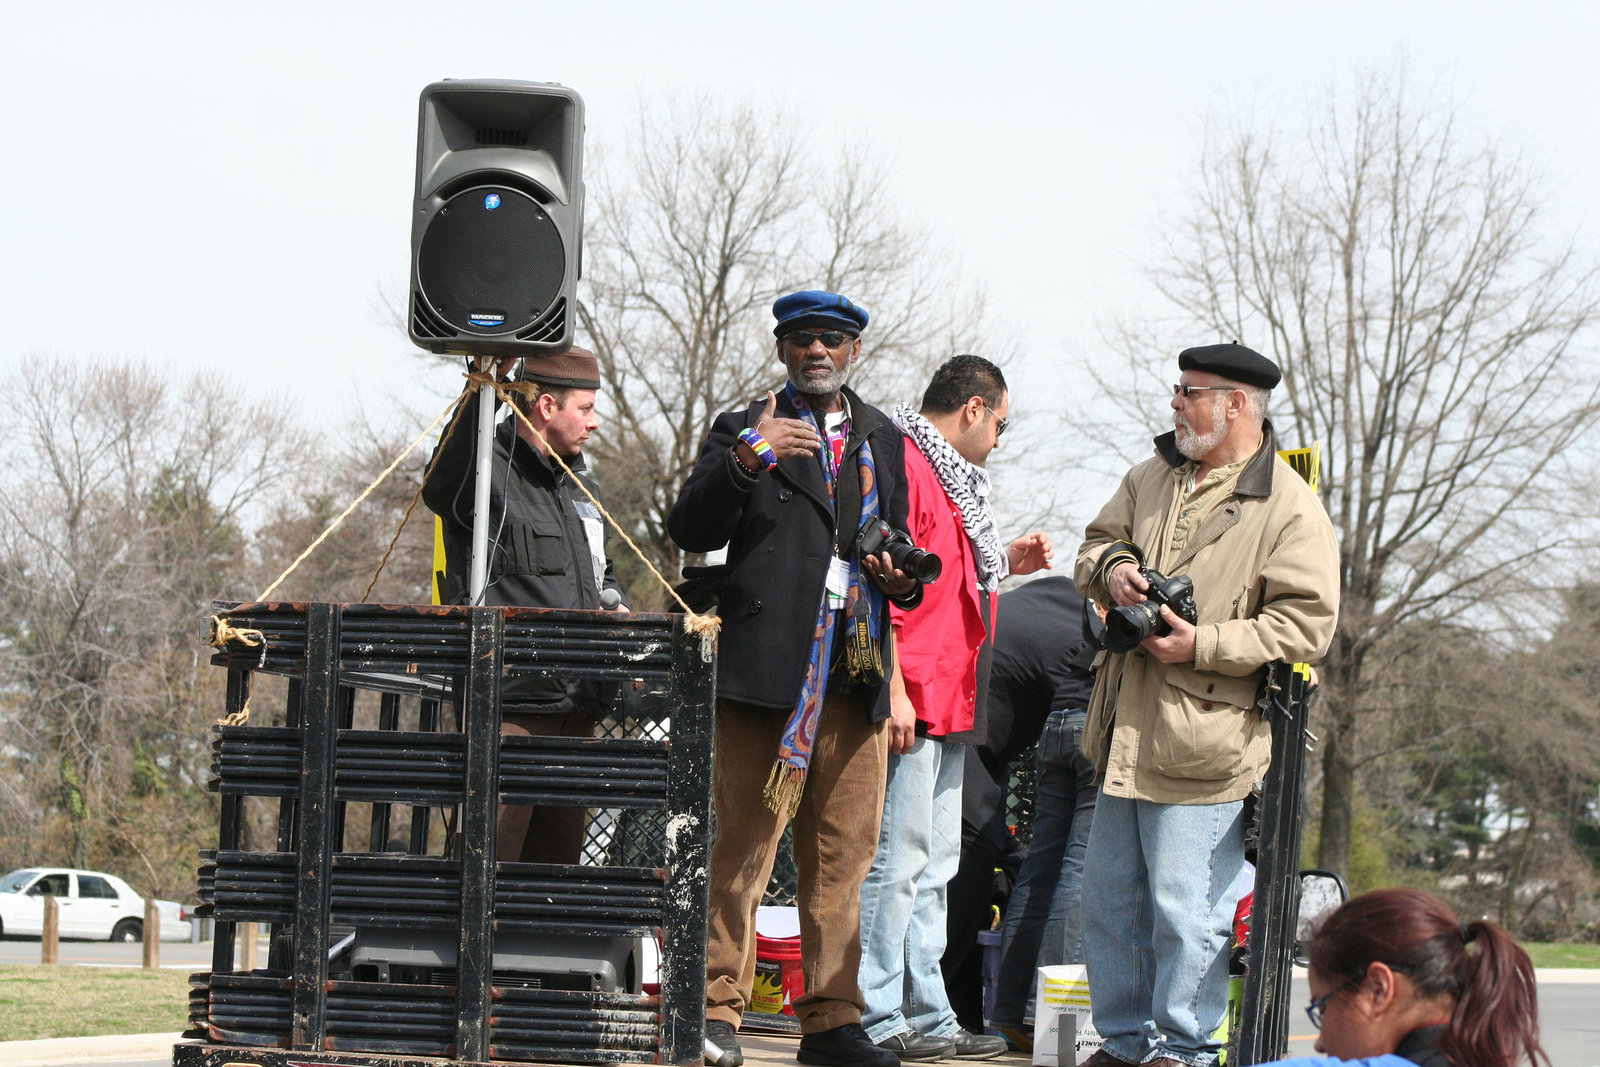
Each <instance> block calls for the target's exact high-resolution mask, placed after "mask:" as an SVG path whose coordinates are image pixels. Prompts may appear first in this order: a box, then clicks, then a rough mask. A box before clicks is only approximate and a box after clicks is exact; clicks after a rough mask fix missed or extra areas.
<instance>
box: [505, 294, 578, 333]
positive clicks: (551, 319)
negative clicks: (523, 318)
mask: <svg viewBox="0 0 1600 1067" xmlns="http://www.w3.org/2000/svg"><path fill="white" fill-rule="evenodd" d="M566 328H567V298H566V297H562V298H561V299H560V300H557V301H556V302H555V306H554V307H552V308H551V309H550V310H549V311H548V312H546V313H545V315H544V317H543V318H541V319H540V320H539V321H538V322H536V323H534V324H533V325H532V326H529V327H528V328H527V329H526V330H523V331H521V332H520V333H518V334H517V340H519V341H554V340H555V339H556V338H558V337H560V336H561V331H562V330H565V329H566Z"/></svg>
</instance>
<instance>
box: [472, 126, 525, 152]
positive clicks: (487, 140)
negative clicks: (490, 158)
mask: <svg viewBox="0 0 1600 1067" xmlns="http://www.w3.org/2000/svg"><path fill="white" fill-rule="evenodd" d="M472 139H473V140H474V141H475V142H477V143H478V144H481V145H495V146H499V145H509V146H511V147H513V148H524V147H526V146H527V144H528V131H527V130H475V131H473V137H472Z"/></svg>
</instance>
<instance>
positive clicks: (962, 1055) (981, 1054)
mask: <svg viewBox="0 0 1600 1067" xmlns="http://www.w3.org/2000/svg"><path fill="white" fill-rule="evenodd" d="M949 1040H950V1041H951V1042H953V1043H954V1044H955V1050H954V1051H952V1052H951V1053H950V1055H952V1056H954V1057H955V1058H956V1059H958V1060H992V1059H994V1058H995V1057H996V1056H998V1055H1000V1054H1001V1053H1002V1052H1004V1051H1005V1050H1006V1039H1005V1038H1003V1037H999V1036H997V1035H995V1034H974V1033H972V1032H971V1031H968V1030H957V1031H956V1032H955V1033H953V1034H951V1035H949Z"/></svg>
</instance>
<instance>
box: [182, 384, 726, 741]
mask: <svg viewBox="0 0 1600 1067" xmlns="http://www.w3.org/2000/svg"><path fill="white" fill-rule="evenodd" d="M464 376H465V378H466V379H467V385H466V388H465V389H463V390H462V392H461V395H460V396H458V397H456V399H455V400H453V401H451V403H450V406H449V407H448V408H446V409H445V410H444V411H442V412H440V413H439V416H438V417H437V418H435V419H434V420H433V421H432V422H430V423H429V424H428V428H427V429H425V430H423V431H422V433H420V434H418V435H417V437H416V439H415V440H413V441H412V442H411V443H410V444H409V445H407V446H406V447H405V450H404V451H403V452H401V453H400V454H399V455H398V456H396V457H395V458H394V461H393V462H392V463H390V464H389V465H388V466H387V467H385V468H384V469H383V472H382V473H381V474H379V475H378V476H377V477H376V478H374V479H373V481H372V484H371V485H369V486H367V487H366V488H365V489H363V490H362V491H361V493H360V495H359V496H357V497H356V498H355V499H354V500H352V501H351V502H350V504H349V506H348V507H346V508H345V509H344V510H343V511H341V512H340V513H339V514H338V515H337V516H336V517H335V518H334V519H333V521H332V522H330V523H328V526H327V528H326V529H324V530H323V531H322V532H321V533H320V534H318V535H317V537H316V540H314V541H312V542H311V544H309V545H307V546H306V549H305V551H303V552H301V553H300V554H299V555H298V556H296V557H295V559H294V562H293V563H290V564H289V566H288V567H286V568H285V569H284V571H283V573H282V574H280V575H278V577H277V578H276V579H274V580H273V582H272V584H271V585H269V586H267V588H266V589H264V590H263V591H262V592H261V593H260V594H259V595H258V596H257V597H256V598H255V602H256V603H262V602H264V601H265V600H266V599H267V598H268V597H269V596H271V595H272V594H273V592H274V591H276V590H277V588H278V586H280V585H282V584H283V583H284V581H285V579H287V578H288V577H289V575H291V574H293V573H294V571H295V569H296V568H297V567H299V566H300V564H301V563H303V562H305V560H306V558H307V557H308V556H310V555H311V553H313V552H315V551H316V550H317V548H318V547H319V546H320V545H321V544H322V543H323V542H324V541H326V540H327V539H328V538H329V537H330V536H332V534H333V532H334V531H335V530H337V529H338V528H339V526H340V525H341V524H342V523H343V522H344V520H345V519H347V518H349V517H350V514H351V512H353V511H355V509H356V508H358V507H360V506H361V502H362V501H364V500H366V499H367V497H369V496H371V495H372V493H373V492H374V490H376V489H377V488H378V486H380V485H382V484H383V482H384V480H385V479H387V478H388V477H389V475H391V474H393V473H394V472H395V469H396V468H397V467H399V466H400V464H402V463H404V462H405V460H406V457H407V456H409V455H411V453H412V452H414V451H416V449H417V446H418V445H420V444H421V443H422V442H423V441H425V440H426V439H427V438H428V436H429V435H430V434H432V433H433V432H434V430H435V429H437V428H438V426H439V424H440V423H441V422H443V421H444V420H445V418H446V417H447V416H450V415H452V414H454V416H455V417H454V418H452V419H451V420H450V426H449V428H448V429H446V430H445V438H446V439H448V438H449V436H450V435H451V434H453V433H454V432H455V430H456V426H457V424H458V423H459V422H460V421H461V413H462V412H463V411H465V410H466V406H467V401H468V400H469V399H470V398H471V397H472V395H473V394H474V393H475V392H477V390H478V389H479V388H481V387H482V386H484V385H488V386H490V387H492V388H493V389H494V391H495V395H496V396H498V397H499V398H500V400H501V401H502V402H504V403H505V404H506V405H508V406H509V407H510V408H511V410H512V412H513V413H514V414H515V415H516V417H517V418H518V419H519V420H521V422H522V425H524V426H526V427H527V428H528V429H529V431H530V432H532V433H533V435H534V436H535V437H537V438H538V439H539V442H540V443H541V444H542V445H544V448H545V454H546V455H547V456H549V457H550V458H551V459H553V460H555V461H556V463H557V464H558V465H559V466H560V467H561V469H562V470H563V471H564V472H565V473H566V474H567V476H568V478H570V479H571V481H572V483H573V484H574V485H576V486H577V487H578V488H579V489H582V490H583V495H584V496H586V497H588V498H589V502H590V503H592V504H593V505H594V506H595V508H596V509H597V510H598V511H599V512H600V514H601V515H602V516H603V517H604V518H605V520H606V522H608V523H610V524H611V528H612V529H613V530H615V531H616V532H617V534H618V535H619V536H620V537H621V538H622V540H623V541H624V542H625V543H626V544H627V546H628V547H629V548H630V549H632V550H633V554H634V555H635V556H637V557H638V558H639V562H641V563H643V564H644V565H645V568H646V569H648V570H649V572H650V573H651V575H652V576H654V578H655V579H656V581H657V582H659V583H660V584H661V587H662V588H663V589H665V590H666V591H667V595H668V596H670V597H671V598H672V599H673V600H675V601H677V603H678V606H679V607H681V608H682V609H683V611H684V629H685V630H687V631H689V632H690V633H692V634H696V635H698V636H699V637H700V639H701V641H702V643H705V642H708V641H709V640H710V639H711V638H712V637H713V636H715V634H716V633H717V630H718V629H719V628H720V627H721V625H722V620H721V619H719V618H717V617H716V616H715V615H701V614H698V613H696V612H695V611H694V610H693V609H692V608H690V607H689V605H688V604H686V603H685V602H684V600H683V598H682V597H680V596H679V595H678V591H677V590H676V589H674V588H672V583H670V582H668V581H667V579H666V578H665V577H664V576H663V575H662V573H661V572H660V571H659V570H657V569H656V566H655V564H653V563H651V562H650V560H649V558H648V557H646V556H645V554H644V551H643V550H642V549H641V548H640V547H639V546H638V544H636V543H635V542H634V540H633V538H632V537H629V536H628V532H627V531H626V530H624V529H623V528H622V524H621V523H619V522H617V520H616V518H615V517H613V516H612V514H611V513H610V512H609V511H607V510H606V508H605V505H604V504H602V503H600V499H599V498H598V497H597V496H595V495H594V493H592V492H590V490H589V487H588V486H587V485H585V484H584V482H583V480H582V479H581V478H579V477H578V476H577V475H576V474H575V473H574V472H573V470H572V468H571V467H569V466H567V462H566V460H564V459H562V458H561V457H560V456H558V455H556V454H555V453H554V452H553V451H551V450H550V442H549V441H548V440H547V439H546V438H545V436H544V434H543V433H542V432H541V431H540V430H539V428H538V427H536V426H534V425H533V423H531V422H529V421H528V417H527V416H526V415H525V414H523V413H522V411H521V409H519V408H518V407H517V406H516V405H515V404H513V403H511V395H512V394H513V393H520V394H523V395H529V394H534V395H536V390H537V388H538V387H537V386H536V385H535V384H534V383H532V382H515V383H511V384H509V385H508V384H506V383H503V382H499V381H496V380H495V377H494V375H492V374H490V373H488V372H486V371H471V372H468V373H467V374H465V375H464ZM437 462H438V456H437V455H436V456H434V458H433V459H432V460H431V461H430V462H429V463H428V468H427V470H425V471H424V472H423V475H422V484H421V485H419V486H418V487H417V491H416V493H415V494H413V495H412V497H411V503H410V505H408V506H407V507H406V513H405V515H404V516H402V517H401V519H400V527H399V529H397V530H396V531H395V534H394V537H393V538H392V539H391V540H390V542H389V547H388V549H387V550H386V551H385V552H384V554H383V559H382V560H380V561H379V563H378V569H377V571H376V572H375V573H374V574H373V576H372V580H371V581H370V582H368V583H367V588H366V591H365V592H364V593H362V594H361V600H362V602H363V603H365V602H366V599H367V597H368V596H369V595H371V593H372V589H373V587H374V586H375V585H377V582H378V578H379V576H380V575H382V574H383V569H384V567H385V566H387V565H388V562H389V558H390V556H391V555H393V553H394V548H395V545H396V544H398V543H399V540H400V534H401V533H402V532H404V530H405V528H406V523H408V522H409V521H410V520H411V513H412V511H414V510H415V509H416V506H417V501H418V500H420V499H421V498H422V490H423V488H424V487H425V486H426V485H427V484H428V476H429V475H431V474H432V473H433V468H434V464H436V463H437ZM230 641H237V642H240V643H242V644H244V645H247V646H248V647H250V648H256V647H260V649H261V661H262V662H263V663H264V662H265V661H266V655H267V647H266V638H265V637H264V636H263V635H262V633H261V631H260V630H250V629H244V628H239V627H234V626H232V625H230V624H229V623H228V621H227V620H226V619H224V618H223V617H222V616H220V615H213V616H211V646H212V647H213V648H225V647H226V646H227V645H228V643H229V642H230ZM249 718H250V695H249V692H248V691H247V692H246V694H245V703H244V707H243V708H241V709H240V710H239V711H236V712H234V713H232V714H230V715H228V716H226V717H225V718H223V719H219V720H218V722H219V723H221V724H222V725H225V726H236V725H242V724H243V723H245V722H246V721H248V720H249Z"/></svg>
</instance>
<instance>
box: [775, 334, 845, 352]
mask: <svg viewBox="0 0 1600 1067" xmlns="http://www.w3.org/2000/svg"><path fill="white" fill-rule="evenodd" d="M783 340H784V342H785V343H787V344H791V345H794V347H796V348H810V347H811V342H812V341H821V342H822V347H824V348H838V347H839V346H840V345H842V344H844V343H845V342H846V341H854V340H855V337H854V336H853V335H851V334H848V333H843V332H841V331H839V330H829V331H827V332H826V333H812V332H811V331H810V330H796V331H794V332H793V333H786V334H784V335H783Z"/></svg>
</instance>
